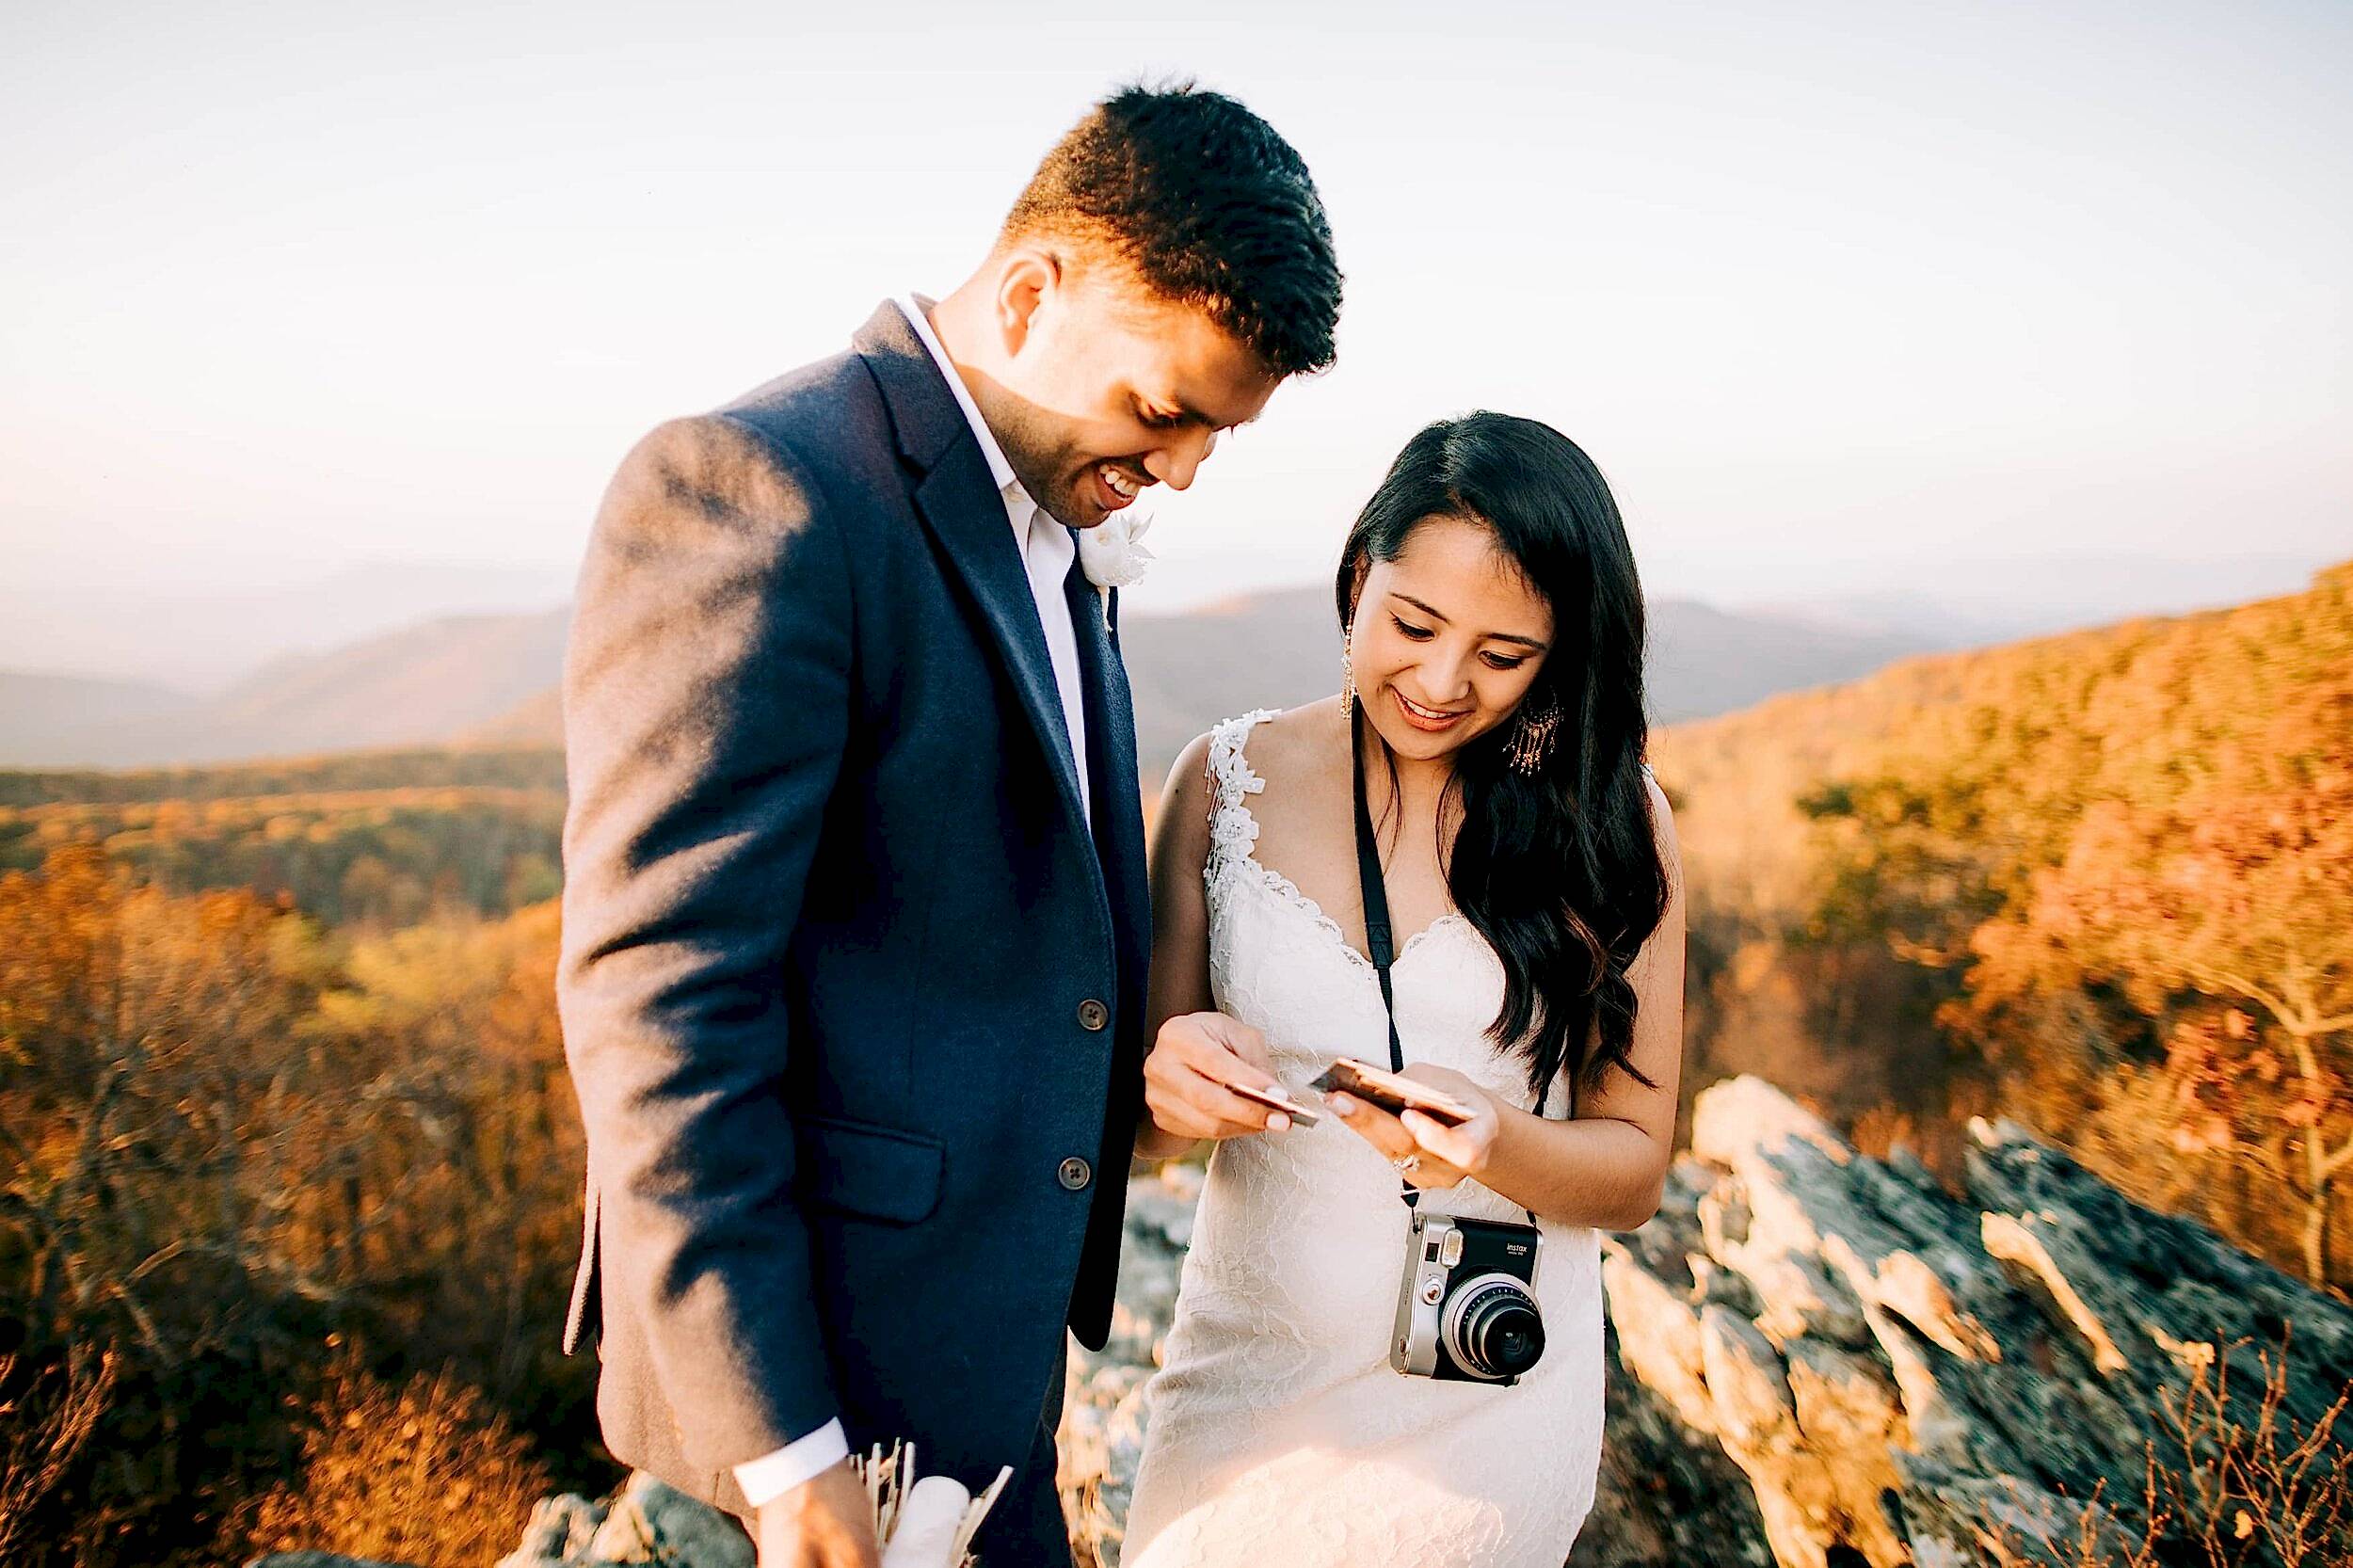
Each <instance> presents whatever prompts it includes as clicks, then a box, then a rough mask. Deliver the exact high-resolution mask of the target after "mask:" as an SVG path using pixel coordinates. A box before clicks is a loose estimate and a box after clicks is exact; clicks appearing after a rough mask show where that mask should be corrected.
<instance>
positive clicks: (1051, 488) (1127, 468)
mask: <svg viewBox="0 0 2353 1568" xmlns="http://www.w3.org/2000/svg"><path fill="white" fill-rule="evenodd" d="M997 316H998V321H997V326H998V328H999V330H1000V332H1001V333H1002V334H1003V340H1002V341H1003V345H1004V350H1005V353H1004V358H1003V359H1002V360H1000V361H999V363H998V364H997V365H996V366H994V367H992V368H993V369H994V370H995V373H996V374H995V376H994V380H995V382H996V385H994V386H992V387H989V388H987V389H986V390H985V392H984V390H983V389H981V388H975V389H974V392H975V396H976V399H978V400H980V402H981V409H982V413H983V414H984V417H985V418H986V419H987V420H988V424H989V427H990V429H991V431H992V432H994V433H995V435H996V437H997V440H998V443H999V445H1000V446H1001V447H1003V449H1004V453H1005V460H1006V461H1007V462H1009V463H1010V464H1012V465H1013V471H1014V473H1015V475H1016V477H1017V478H1019V479H1020V481H1021V487H1022V488H1023V489H1025V490H1027V491H1028V492H1029V494H1030V499H1032V501H1034V502H1036V503H1037V504H1039V505H1040V506H1042V507H1044V508H1045V509H1046V511H1047V513H1048V515H1049V516H1051V517H1053V518H1054V519H1056V520H1058V521H1061V522H1064V523H1067V524H1068V525H1070V526H1071V527H1074V528H1092V527H1093V526H1095V525H1096V523H1098V522H1101V521H1102V520H1104V519H1105V518H1107V517H1110V516H1111V515H1112V513H1113V512H1115V511H1118V510H1119V509H1120V508H1122V507H1124V506H1126V505H1128V504H1129V503H1130V502H1132V501H1133V500H1134V499H1135V498H1136V496H1137V495H1138V494H1139V493H1141V492H1142V491H1143V490H1144V488H1147V487H1149V486H1151V485H1155V484H1160V485H1166V486H1168V487H1169V488H1172V489H1179V490H1181V489H1183V488H1186V487H1187V486H1189V485H1191V484H1192V483H1193V473H1194V472H1195V471H1196V470H1198V469H1199V467H1200V465H1201V463H1202V460H1203V459H1204V458H1206V457H1208V456H1209V452H1210V450H1211V448H1213V447H1214V446H1215V445H1216V444H1217V440H1218V437H1219V435H1220V434H1221V433H1222V432H1224V431H1226V430H1229V429H1231V428H1233V427H1234V426H1235V425H1238V424H1247V423H1248V422H1249V421H1251V420H1253V419H1256V418H1257V415H1258V411H1259V410H1260V409H1261V408H1265V407H1266V404H1267V399H1268V398H1270V397H1272V396H1273V393H1274V389H1275V387H1276V386H1277V385H1279V384H1280V382H1281V379H1282V378H1281V377H1280V376H1274V375H1272V374H1270V373H1269V372H1268V371H1267V369H1266V368H1265V367H1264V366H1263V365H1262V364H1260V363H1259V361H1258V360H1257V357H1256V356H1255V355H1253V354H1252V353H1251V352H1250V351H1249V350H1248V349H1246V348H1244V347H1243V346H1242V345H1241V344H1240V343H1237V342H1236V341H1235V340H1234V339H1233V337H1232V336H1230V335H1229V334H1228V333H1226V332H1225V330H1224V329H1223V328H1220V327H1219V326H1218V325H1217V324H1216V323H1215V322H1213V321H1212V320H1210V318H1209V314H1208V313H1207V312H1203V311H1200V310H1197V309H1195V308H1193V307H1192V306H1188V305H1181V304H1177V303H1174V302H1171V301H1169V300H1166V299H1162V298H1160V297H1159V296H1155V295H1153V294H1151V293H1150V292H1149V291H1148V290H1146V289H1145V288H1144V285H1143V284H1142V283H1141V282H1140V281H1139V280H1136V279H1135V278H1134V277H1133V276H1132V275H1131V274H1130V273H1129V272H1128V269H1127V268H1126V267H1125V266H1124V265H1123V264H1120V263H1118V262H1117V261H1115V260H1109V259H1107V260H1103V261H1099V262H1096V264H1092V265H1090V266H1086V267H1083V268H1080V267H1078V266H1074V265H1072V264H1067V263H1061V262H1057V261H1055V260H1052V259H1048V258H1040V259H1039V260H1038V261H1037V262H1036V263H1035V264H1030V265H1016V266H1015V267H1013V268H1011V269H1009V272H1008V274H1007V276H1006V279H1005V281H1004V283H1003V284H1002V286H1000V290H999V292H998V295H997Z"/></svg>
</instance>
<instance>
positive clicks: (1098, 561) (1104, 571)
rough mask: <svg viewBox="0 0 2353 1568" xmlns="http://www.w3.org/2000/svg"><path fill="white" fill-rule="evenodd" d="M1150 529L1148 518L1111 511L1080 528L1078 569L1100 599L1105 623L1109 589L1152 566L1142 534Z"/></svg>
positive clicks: (1140, 575)
mask: <svg viewBox="0 0 2353 1568" xmlns="http://www.w3.org/2000/svg"><path fill="white" fill-rule="evenodd" d="M1151 529H1152V520H1151V519H1150V518H1148V517H1140V516H1138V515H1136V514H1135V513H1133V512H1113V513H1112V515H1111V516H1110V517H1107V518H1105V519H1104V520H1102V521H1100V522H1098V523H1096V525H1095V526H1094V527H1092V528H1081V529H1080V530H1079V569H1080V570H1081V571H1083V572H1085V573H1086V574H1087V581H1088V582H1090V583H1092V584H1095V591H1096V594H1097V595H1098V596H1100V598H1101V599H1102V600H1103V615H1104V619H1105V621H1106V623H1107V624H1108V622H1109V620H1110V617H1111V603H1112V589H1113V588H1127V587H1132V586H1134V585H1135V584H1138V583H1141V582H1142V581H1144V572H1145V571H1146V570H1148V569H1150V568H1151V565H1152V552H1150V551H1148V550H1146V549H1144V535H1145V534H1147V533H1149V532H1151Z"/></svg>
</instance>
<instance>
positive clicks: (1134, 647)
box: [0, 588, 1934, 782]
mask: <svg viewBox="0 0 2353 1568" xmlns="http://www.w3.org/2000/svg"><path fill="white" fill-rule="evenodd" d="M1650 617H1651V620H1650V636H1651V692H1650V696H1651V706H1652V712H1653V713H1654V715H1655V716H1656V717H1657V720H1658V721H1659V722H1661V723H1673V722H1675V721H1677V720H1681V719H1687V718H1694V717H1703V716H1705V715H1708V714H1712V713H1721V712H1730V711H1732V710H1735V709H1737V708H1743V707H1746V706H1747V705H1749V704H1750V703H1752V702H1754V701H1757V700H1759V699H1761V698H1763V697H1766V696H1772V695H1774V694H1776V693H1779V692H1785V691H1791V690H1797V689H1801V688H1804V687H1810V686H1819V685H1827V684H1832V683H1834V682H1837V681H1841V680H1853V679H1855V678H1856V677H1858V676H1863V675H1867V674H1869V673H1871V672H1872V671H1874V670H1877V669H1879V668H1881V667H1882V666H1884V665H1885V664H1888V663H1890V662H1891V661H1893V660H1896V659H1899V658H1902V657H1904V656H1905V655H1907V654H1913V653H1921V652H1927V651H1929V650H1930V649H1931V648H1933V646H1934V645H1933V644H1931V643H1930V642H1929V641H1927V640H1925V639H1920V638H1913V637H1908V636H1905V635H1903V634H1901V633H1896V632H1852V631H1846V630H1841V629H1838V628H1835V627H1826V626H1820V625H1817V624H1814V623H1812V622H1809V621H1807V620H1805V619H1803V618H1801V617H1799V616H1780V615H1746V614H1738V613H1734V612H1729V611H1723V610H1719V609H1715V608H1713V607H1712V606H1709V605H1705V604H1701V603H1697V602H1695V601H1692V600H1674V599H1668V600H1657V601H1654V602H1653V604H1652V605H1651V606H1650ZM569 624H570V611H569V609H568V608H564V609H557V610H550V611H545V612H541V613H539V614H536V615H453V616H436V617H434V618H433V619H430V620H427V621H424V622H421V623H418V624H415V625H411V626H408V627H406V628H403V629H401V630H398V631H394V632H384V633H379V634H376V635H373V636H368V637H365V638H361V639H360V640H358V641H355V642H352V643H350V644H347V645H345V646H343V647H341V648H331V649H329V650H328V651H326V652H323V653H316V654H298V655H289V656H286V657H281V658H280V659H278V660H275V661H273V662H272V663H271V664H268V665H266V666H264V668H262V669H261V670H259V671H257V672H255V673H254V674H253V675H251V676H249V677H248V678H247V679H246V680H241V681H239V682H238V683H237V684H236V685H234V686H233V687H232V688H231V689H229V690H228V691H227V692H224V693H222V694H221V695H220V696H216V697H212V698H200V697H196V696H184V695H182V694H176V693H170V692H167V691H165V690H163V689H162V688H140V687H136V686H132V685H129V684H126V683H122V682H99V681H76V680H72V678H70V677H33V676H5V675H0V766H13V767H68V766H90V767H111V768H124V767H148V766H157V765H164V764H171V763H199V762H217V761H229V760H244V759H249V758H257V757H269V756H288V755H297V754H304V753H312V752H325V751H342V750H353V749H361V748H369V747H381V746H415V745H434V744H453V745H466V746H476V745H495V746H519V745H558V744H562V740H563V731H562V718H561V712H560V709H559V707H558V704H557V701H556V694H555V689H554V688H555V683H556V681H557V680H558V678H559V677H560V675H561V673H562V667H563V653H564V637H565V632H566V631H567V629H568V626H569ZM1121 646H1122V648H1123V651H1124V653H1125V655H1126V659H1127V664H1128V677H1129V680H1130V681H1131V683H1132V685H1133V687H1134V691H1135V707H1136V728H1137V742H1138V750H1139V753H1140V755H1141V759H1142V761H1143V765H1144V773H1145V776H1146V779H1147V781H1149V782H1157V781H1158V778H1159V776H1160V774H1162V773H1164V772H1165V771H1166V769H1167V767H1168V766H1169V764H1170V762H1171V761H1173V760H1175V758H1176V755H1177V752H1178V751H1179V750H1180V749H1182V747H1183V745H1184V744H1185V743H1186V742H1187V741H1189V740H1191V739H1192V738H1193V736H1194V735H1196V734H1199V733H1200V732H1201V731H1202V730H1204V729H1206V728H1209V726H1210V725H1211V724H1213V723H1215V722H1216V721H1217V720H1219V719H1221V718H1225V717H1228V716H1230V715H1232V714H1235V713H1240V712H1246V711H1248V710H1249V709H1252V708H1259V707H1267V708H1287V707H1292V706H1295V705H1297V704H1299V703H1303V702H1309V701H1313V700H1314V699H1316V698H1318V697H1321V696H1327V695H1329V694H1330V693H1331V692H1333V691H1335V690H1337V686H1338V680H1339V668H1338V658H1339V637H1338V633H1337V627H1336V624H1335V616H1334V613H1333V609H1332V604H1331V600H1330V599H1329V597H1328V595H1327V594H1326V593H1325V592H1324V590H1322V589H1320V588H1289V589H1281V590H1276V591H1273V592H1266V593H1253V594H1246V595H1242V596H1240V597H1237V598H1235V599H1232V600H1225V601H1224V602H1222V603H1218V604H1213V605H1210V606H1208V607H1205V608H1202V609H1198V610H1193V611H1189V612H1184V613H1180V614H1173V615H1170V614H1160V615H1145V614H1130V615H1128V616H1127V617H1125V619H1124V621H1123V623H1122V627H1121ZM83 703H87V704H88V708H87V710H85V709H83V708H82V707H81V706H80V704H83Z"/></svg>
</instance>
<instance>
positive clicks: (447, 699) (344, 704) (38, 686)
mask: <svg viewBox="0 0 2353 1568" xmlns="http://www.w3.org/2000/svg"><path fill="white" fill-rule="evenodd" d="M570 622H571V612H570V610H569V609H568V608H567V609H559V610H551V611H544V612H541V613H539V614H536V615H457V616H436V617H435V618H433V619H431V620H427V621H424V622H421V623H419V624H416V625H413V626H409V627H406V628H403V629H401V630H399V631H395V632H384V633H381V634H378V635H375V636H370V637H365V638H362V639H360V640H359V641H357V642H353V643H349V644H346V645H344V646H343V647H341V648H331V649H329V650H328V651H327V652H324V653H318V654H292V655H286V656H283V657H280V658H279V659H277V660H274V661H272V662H271V663H270V664H267V665H264V667H263V668H262V669H260V670H257V671H255V672H254V673H253V674H252V675H250V676H248V677H247V678H246V679H245V680H240V681H238V682H237V683H236V684H235V685H233V686H232V687H231V688H230V689H229V690H227V691H226V692H223V693H222V694H220V695H219V696H216V697H211V698H203V697H196V696H187V695H184V694H179V693H170V692H167V691H165V690H163V689H162V688H144V687H137V686H132V685H127V684H125V683H122V682H111V681H97V680H75V679H74V678H72V677H56V676H19V675H7V674H0V765H4V766H10V767H107V768H129V767H152V766H159V765H166V764H171V763H197V762H222V761H232V760H243V759H247V758H254V757H268V756H289V755H297V754H303V753H310V752H321V751H347V750H359V749H365V748H373V747H380V746H402V745H428V744H446V743H448V742H450V741H451V740H452V739H453V738H454V737H455V736H456V735H458V734H460V733H461V732H463V731H465V730H466V729H469V728H472V727H474V726H476V725H481V724H485V723H488V721H489V720H491V719H493V718H495V717H497V716H498V715H499V714H501V713H504V712H508V711H510V710H512V709H514V708H516V707H517V706H518V705H520V704H521V703H522V702H523V701H524V700H525V699H526V698H527V697H529V696H531V695H532V694H533V693H535V692H538V691H541V690H544V689H545V688H546V687H547V686H548V684H549V683H550V682H551V681H552V680H554V679H555V677H556V675H557V673H558V672H559V671H560V670H561V668H562V665H563V657H564V634H565V631H566V628H567V627H568V626H569V625H570ZM85 702H86V703H87V704H88V706H87V707H82V706H80V704H82V703H85Z"/></svg>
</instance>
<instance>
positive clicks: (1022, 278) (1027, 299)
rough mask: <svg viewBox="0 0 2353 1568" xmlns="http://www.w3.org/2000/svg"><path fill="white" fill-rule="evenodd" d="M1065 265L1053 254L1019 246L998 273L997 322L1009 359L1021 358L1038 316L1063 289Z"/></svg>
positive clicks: (1009, 254)
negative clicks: (1063, 267)
mask: <svg viewBox="0 0 2353 1568" xmlns="http://www.w3.org/2000/svg"><path fill="white" fill-rule="evenodd" d="M1062 281H1063V269H1062V263H1061V261H1060V259H1058V258H1057V257H1056V256H1055V255H1054V254H1053V252H1051V251H1049V250H1041V249H1039V248H1036V247H1034V246H1016V247H1015V248H1013V249H1012V250H1010V251H1008V252H1007V253H1006V255H1005V259H1004V261H1003V263H1002V264H1000V266H999V268H998V270H997V296H996V301H995V305H996V322H997V331H998V335H999V338H1000V341H1001V342H1002V344H1003V345H1004V351H1005V357H1006V358H1007V359H1011V358H1013V357H1014V356H1015V355H1016V354H1019V353H1020V352H1021V350H1022V348H1023V347H1024V345H1026V344H1028V343H1029V341H1030V337H1031V334H1032V331H1033V330H1034V329H1035V328H1036V325H1037V314H1038V312H1039V311H1040V310H1041V309H1043V308H1044V307H1045V306H1046V304H1047V303H1048V301H1050V300H1051V299H1052V298H1053V296H1054V293H1055V291H1056V290H1057V289H1059V288H1060V287H1061V286H1062Z"/></svg>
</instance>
